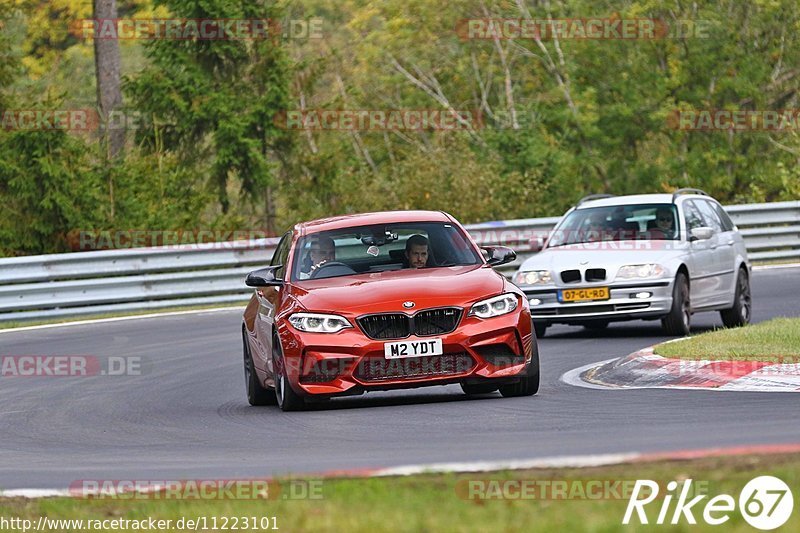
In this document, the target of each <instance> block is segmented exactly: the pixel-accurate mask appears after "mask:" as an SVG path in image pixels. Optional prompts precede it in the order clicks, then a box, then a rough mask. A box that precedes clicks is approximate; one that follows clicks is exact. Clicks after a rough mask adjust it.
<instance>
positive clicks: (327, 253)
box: [299, 235, 336, 279]
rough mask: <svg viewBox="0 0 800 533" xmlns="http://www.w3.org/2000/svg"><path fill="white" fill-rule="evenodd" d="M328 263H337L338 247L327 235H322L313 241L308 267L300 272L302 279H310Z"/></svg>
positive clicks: (307, 261) (307, 262)
mask: <svg viewBox="0 0 800 533" xmlns="http://www.w3.org/2000/svg"><path fill="white" fill-rule="evenodd" d="M328 261H336V245H335V244H334V242H333V239H331V238H330V237H328V236H327V235H320V236H319V237H317V238H316V239H314V240H313V241H311V249H310V250H309V252H308V257H307V259H306V265H307V266H306V267H305V268H303V269H302V270H301V271H300V274H299V278H300V279H308V278H310V277H311V274H312V273H313V272H314V271H315V270H316V269H318V268H319V267H320V266H322V265H323V264H325V263H327V262H328Z"/></svg>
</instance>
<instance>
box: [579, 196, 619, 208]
mask: <svg viewBox="0 0 800 533" xmlns="http://www.w3.org/2000/svg"><path fill="white" fill-rule="evenodd" d="M614 196H616V195H615V194H590V195H589V196H584V197H583V198H581V199H580V200H578V203H577V204H575V207H578V206H579V205H581V204H582V203H583V202H588V201H589V200H601V199H603V198H613V197H614Z"/></svg>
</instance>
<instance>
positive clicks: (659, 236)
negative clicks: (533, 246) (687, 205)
mask: <svg viewBox="0 0 800 533" xmlns="http://www.w3.org/2000/svg"><path fill="white" fill-rule="evenodd" d="M678 226H679V221H678V211H677V209H676V208H675V205H674V204H634V205H613V206H607V207H588V208H583V209H575V210H574V211H572V212H571V213H570V214H569V215H567V216H566V217H565V218H564V220H563V221H562V222H561V224H559V225H558V227H557V228H556V230H555V231H554V232H553V234H552V236H551V237H550V240H549V242H548V245H547V247H548V248H554V247H557V246H566V245H570V244H582V243H588V242H597V241H627V240H677V239H679V238H680V233H679V227H678Z"/></svg>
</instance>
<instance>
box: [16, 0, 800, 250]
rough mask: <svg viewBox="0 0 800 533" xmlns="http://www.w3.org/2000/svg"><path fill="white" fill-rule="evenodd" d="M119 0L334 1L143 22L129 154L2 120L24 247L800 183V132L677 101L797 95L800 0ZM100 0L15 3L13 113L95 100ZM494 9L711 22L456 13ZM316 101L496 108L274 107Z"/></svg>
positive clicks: (126, 62)
mask: <svg viewBox="0 0 800 533" xmlns="http://www.w3.org/2000/svg"><path fill="white" fill-rule="evenodd" d="M119 5H120V16H123V17H138V18H152V17H177V18H202V17H210V18H226V19H236V18H272V19H275V18H278V19H308V18H310V17H319V18H321V19H322V20H323V38H321V39H318V38H309V39H286V38H282V37H278V38H276V39H273V40H227V41H182V40H153V41H144V42H143V41H124V42H123V43H122V65H123V71H124V73H125V79H126V83H125V91H126V92H125V103H126V106H127V109H128V110H129V111H130V112H136V113H140V114H141V115H142V116H143V118H144V121H143V126H142V127H141V128H139V129H137V130H135V131H131V132H130V133H129V136H128V148H127V150H126V156H125V158H124V159H123V160H121V161H118V162H116V163H115V164H114V166H113V167H111V168H106V167H104V166H103V164H102V163H101V162H100V160H99V158H98V157H97V154H98V151H97V149H96V139H95V137H94V136H77V135H74V134H57V133H55V132H3V131H0V147H1V149H2V152H0V168H1V169H2V172H1V173H0V176H2V180H3V181H2V182H0V195H1V196H2V198H0V199H1V200H2V201H3V202H4V205H7V206H10V207H9V208H8V212H9V213H14V215H13V216H7V217H4V220H3V221H0V228H2V229H1V230H0V231H2V233H0V235H2V244H0V248H2V249H3V252H4V253H35V252H44V251H54V250H60V249H63V248H64V243H63V237H62V236H63V235H68V234H69V233H70V232H71V231H75V230H76V229H80V228H85V227H86V226H87V225H88V224H91V225H92V226H91V227H92V228H99V229H115V228H119V229H180V228H183V229H188V228H203V229H213V228H217V229H236V228H237V227H247V228H260V227H266V228H268V229H269V230H270V231H274V232H280V231H282V230H283V229H285V228H287V227H289V226H290V225H291V224H293V223H295V222H297V221H299V220H306V219H311V218H316V217H322V216H329V215H333V214H341V213H350V212H359V211H370V210H379V209H406V208H418V209H442V210H445V211H448V212H450V213H452V214H453V215H455V216H457V217H458V218H459V219H461V220H463V221H465V222H476V221H482V220H487V219H503V218H528V217H536V216H551V215H558V214H560V213H562V212H563V211H564V210H565V209H566V208H567V207H568V206H569V205H571V204H572V203H573V202H574V201H575V200H576V199H577V198H580V197H581V196H583V195H585V194H589V193H596V192H611V193H617V194H629V193H641V192H659V191H670V190H673V189H675V188H677V187H684V186H693V187H700V188H703V189H706V190H707V191H708V192H709V193H711V194H712V195H714V196H715V197H717V198H718V199H720V200H721V201H723V202H725V203H736V202H761V201H777V200H793V199H797V198H800V171H799V170H798V165H797V161H798V158H800V134H798V133H797V132H795V133H775V132H740V133H731V132H722V131H684V130H679V129H676V128H675V127H674V123H673V122H671V118H670V117H671V116H672V115H673V114H674V112H675V111H676V110H715V109H730V110H740V109H741V110H780V109H798V108H800V97H799V96H798V94H799V92H798V91H799V90H800V41H799V39H800V37H798V36H800V31H798V30H800V11H798V10H797V2H796V0H758V1H754V2H741V1H740V0H701V1H697V2H686V3H674V2H665V1H664V0H617V1H611V0H600V1H598V0H591V1H590V0H551V1H549V2H508V1H505V0H483V1H478V0H454V1H452V2H447V3H441V2H433V1H430V0H407V1H391V2H371V1H367V0H304V1H303V2H293V3H283V2H280V3H274V2H267V1H266V0H256V1H247V0H127V1H121V2H119ZM87 6H89V7H90V4H89V3H86V2H83V1H80V0H56V1H54V2H42V1H38V0H6V1H5V2H2V1H0V18H2V20H3V21H4V28H3V31H0V109H6V108H12V106H13V108H17V109H25V108H32V107H37V106H41V105H45V104H44V102H54V101H57V102H59V105H61V106H63V107H81V108H85V107H93V105H94V104H93V98H94V91H95V89H94V75H93V71H92V68H93V61H92V46H91V41H86V40H81V39H78V38H76V37H75V36H74V35H73V34H70V32H69V31H68V28H69V25H70V23H72V22H74V21H75V20H76V19H78V18H81V17H86V16H90V15H88V13H89V11H90V10H89V11H87V9H89V7H87ZM486 17H491V18H513V19H520V18H528V17H534V18H539V19H547V18H578V19H585V18H589V17H600V18H606V17H619V18H639V19H641V18H656V19H661V20H663V21H665V22H667V23H668V24H669V25H670V26H671V27H672V28H675V27H676V25H678V24H679V23H681V22H685V21H691V22H692V23H693V24H694V25H695V28H701V29H702V31H703V32H705V33H704V34H701V35H697V34H695V35H688V36H685V35H684V36H672V37H668V38H662V39H653V40H591V39H587V40H581V39H561V40H558V41H556V40H553V39H545V40H543V41H542V42H541V43H537V42H536V41H534V40H532V39H517V40H514V41H510V40H500V41H498V42H495V41H493V40H492V39H477V40H475V39H473V40H466V39H462V38H460V36H459V34H458V33H457V32H456V26H457V24H458V22H459V21H460V20H463V19H468V18H486ZM300 108H304V109H344V110H397V109H399V110H402V109H407V110H419V109H435V110H446V109H448V108H453V109H457V110H471V111H477V112H479V113H480V116H481V117H482V121H483V122H482V124H481V127H477V128H475V129H472V130H470V131H436V130H433V129H428V130H405V131H317V130H308V131H287V130H284V129H282V128H281V127H279V126H278V125H277V123H276V121H275V118H274V117H275V116H276V114H277V113H280V112H283V111H286V110H296V109H300ZM18 150H25V151H26V153H24V154H22V153H18ZM41 198H47V200H46V201H44V200H42V199H41ZM41 202H44V204H45V205H46V208H45V209H42V206H41V205H39V204H40V203H41ZM60 202H64V205H61V204H60ZM18 213H19V216H17V214H18Z"/></svg>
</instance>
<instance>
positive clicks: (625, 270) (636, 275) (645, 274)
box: [617, 263, 665, 279]
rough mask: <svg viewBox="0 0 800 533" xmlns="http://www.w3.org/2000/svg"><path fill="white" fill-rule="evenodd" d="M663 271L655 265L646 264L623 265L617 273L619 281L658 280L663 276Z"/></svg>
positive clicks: (662, 268) (659, 266)
mask: <svg viewBox="0 0 800 533" xmlns="http://www.w3.org/2000/svg"><path fill="white" fill-rule="evenodd" d="M664 272H665V269H664V267H662V266H661V265H658V264H656V263H647V264H644V265H625V266H623V267H620V269H619V272H617V278H619V279H649V278H660V277H661V276H663V275H664Z"/></svg>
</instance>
